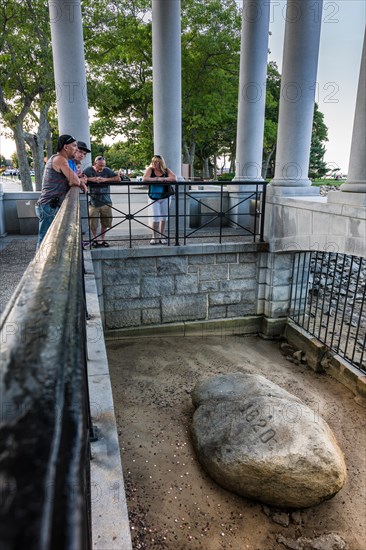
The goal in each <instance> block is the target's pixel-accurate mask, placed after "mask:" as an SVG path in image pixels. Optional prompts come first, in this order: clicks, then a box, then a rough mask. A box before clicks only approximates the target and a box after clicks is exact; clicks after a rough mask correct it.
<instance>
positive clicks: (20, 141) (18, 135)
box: [12, 122, 33, 191]
mask: <svg viewBox="0 0 366 550" xmlns="http://www.w3.org/2000/svg"><path fill="white" fill-rule="evenodd" d="M12 131H13V135H14V141H15V146H16V149H17V156H18V163H19V171H20V179H21V181H22V191H33V185H32V179H31V176H30V173H29V166H28V157H27V151H26V148H25V141H24V134H23V128H22V125H21V123H20V122H17V123H16V124H15V126H14V127H13V128H12Z"/></svg>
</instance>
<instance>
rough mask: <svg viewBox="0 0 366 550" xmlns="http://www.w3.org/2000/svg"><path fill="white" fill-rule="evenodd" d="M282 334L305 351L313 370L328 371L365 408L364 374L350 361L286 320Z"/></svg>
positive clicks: (365, 376) (365, 384)
mask: <svg viewBox="0 0 366 550" xmlns="http://www.w3.org/2000/svg"><path fill="white" fill-rule="evenodd" d="M284 335H285V337H286V339H287V341H288V342H289V344H291V345H292V346H293V347H295V348H297V349H301V350H302V351H304V352H305V353H306V357H307V360H308V365H309V367H311V368H312V369H313V370H314V371H315V372H318V373H325V372H326V373H328V374H330V375H331V376H332V377H333V378H335V379H336V380H338V382H340V383H341V384H343V385H344V386H346V388H348V389H349V390H351V392H352V393H353V394H354V396H355V400H356V402H357V403H358V404H359V405H362V406H363V407H365V408H366V375H365V374H363V373H362V372H361V371H360V370H358V369H356V368H355V367H354V366H353V365H351V363H349V362H348V361H346V360H345V359H343V358H342V357H340V356H339V355H336V354H335V353H334V352H332V351H331V350H329V348H327V347H326V346H325V345H324V344H322V343H321V342H319V340H317V339H316V338H314V337H312V336H310V335H309V334H308V333H307V332H306V331H304V330H303V329H301V328H300V327H298V326H296V325H295V324H294V323H292V321H288V323H287V325H286V328H285V332H284Z"/></svg>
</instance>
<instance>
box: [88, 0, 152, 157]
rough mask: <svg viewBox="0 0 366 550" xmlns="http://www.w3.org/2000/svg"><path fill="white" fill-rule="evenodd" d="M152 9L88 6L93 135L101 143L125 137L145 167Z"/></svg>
mask: <svg viewBox="0 0 366 550" xmlns="http://www.w3.org/2000/svg"><path fill="white" fill-rule="evenodd" d="M150 9H151V4H150V1H145V0H135V1H134V2H126V1H125V0H122V1H119V2H113V1H112V2H110V1H105V0H102V1H101V2H98V4H97V5H96V4H95V2H93V1H91V0H86V1H85V2H84V5H83V10H84V13H83V16H84V24H85V29H84V37H85V55H86V59H87V71H88V98H89V104H90V106H92V107H93V109H94V110H95V121H94V122H93V124H92V125H91V133H92V135H93V136H94V137H95V138H96V139H99V140H100V139H102V138H103V137H105V136H109V137H115V136H118V135H123V136H124V139H125V140H127V142H128V144H129V147H131V148H132V149H133V150H134V155H135V156H137V157H139V158H142V157H143V158H144V159H145V163H146V159H148V158H149V157H150V156H151V155H152V152H153V144H152V138H153V123H152V43H151V40H152V39H151V22H150V21H148V14H149V10H150ZM106 14H107V15H106Z"/></svg>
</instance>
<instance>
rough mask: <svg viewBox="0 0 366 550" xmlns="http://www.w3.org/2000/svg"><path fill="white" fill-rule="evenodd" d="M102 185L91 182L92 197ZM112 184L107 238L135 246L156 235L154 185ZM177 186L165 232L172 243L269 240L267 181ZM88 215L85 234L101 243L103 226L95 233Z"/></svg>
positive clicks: (199, 183) (88, 240) (164, 235)
mask: <svg viewBox="0 0 366 550" xmlns="http://www.w3.org/2000/svg"><path fill="white" fill-rule="evenodd" d="M97 185H98V184H88V188H89V192H88V202H89V199H90V198H91V197H93V195H94V196H98V195H97V193H96V191H95V189H96V188H97ZM228 185H230V191H228V188H227V186H228ZM109 186H110V190H111V192H110V195H111V199H112V203H113V204H112V214H113V223H112V225H111V227H110V228H108V230H107V231H106V232H105V233H106V234H105V238H106V239H107V240H108V242H109V243H113V242H117V243H118V244H119V245H121V246H128V247H130V248H132V247H134V246H143V245H144V244H147V242H148V241H150V239H151V227H150V226H151V224H150V221H149V218H150V212H149V204H148V202H149V201H148V197H147V189H148V186H147V185H146V184H144V183H143V182H141V183H138V182H136V183H135V182H121V184H119V183H111V184H109ZM173 186H174V189H175V194H174V196H173V197H172V200H171V204H170V208H169V215H168V220H167V223H166V228H165V230H164V231H163V232H161V233H160V237H161V238H163V239H165V240H166V241H167V244H168V246H169V245H171V246H178V245H182V244H183V245H186V244H190V243H193V242H195V241H196V242H197V241H200V242H216V243H220V244H221V243H223V242H229V241H238V240H246V241H248V240H250V241H254V242H256V241H260V242H263V241H264V237H263V230H264V215H265V197H266V184H265V183H264V182H258V181H257V182H248V181H235V182H234V183H233V182H205V181H201V182H198V181H194V182H193V181H184V182H177V183H175V184H173ZM208 187H209V189H208ZM98 200H100V196H98ZM102 202H103V201H102ZM84 218H85V219H87V222H88V223H87V225H88V237H87V239H86V237H85V235H84V243H85V244H88V243H89V244H93V243H97V242H98V239H99V238H100V236H101V230H100V228H99V229H98V233H97V235H95V236H93V235H92V233H91V231H90V220H91V218H90V217H89V213H88V214H87V216H84Z"/></svg>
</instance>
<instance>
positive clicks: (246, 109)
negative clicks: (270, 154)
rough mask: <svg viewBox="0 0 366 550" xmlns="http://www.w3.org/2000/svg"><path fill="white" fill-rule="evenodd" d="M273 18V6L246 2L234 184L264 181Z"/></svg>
mask: <svg viewBox="0 0 366 550" xmlns="http://www.w3.org/2000/svg"><path fill="white" fill-rule="evenodd" d="M269 14H270V2H263V0H244V3H243V13H242V30H241V49H240V79H239V103H238V123H237V124H238V126H237V139H236V172H235V178H234V181H235V180H251V181H253V180H254V181H263V178H262V175H261V174H262V157H263V133H264V112H265V103H266V77H267V58H268V33H269ZM243 187H244V186H243ZM236 189H237V186H236Z"/></svg>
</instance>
